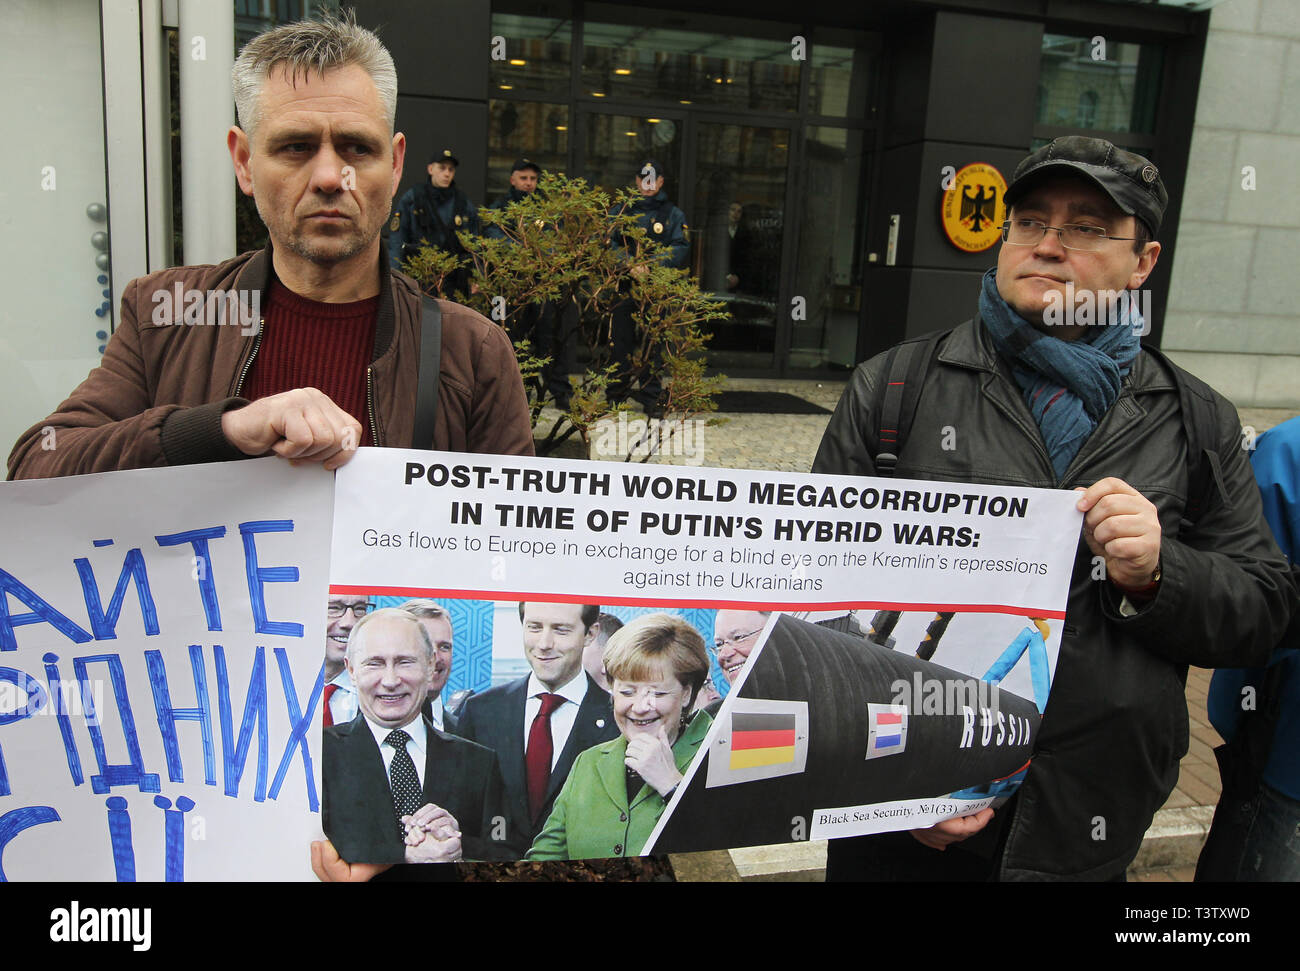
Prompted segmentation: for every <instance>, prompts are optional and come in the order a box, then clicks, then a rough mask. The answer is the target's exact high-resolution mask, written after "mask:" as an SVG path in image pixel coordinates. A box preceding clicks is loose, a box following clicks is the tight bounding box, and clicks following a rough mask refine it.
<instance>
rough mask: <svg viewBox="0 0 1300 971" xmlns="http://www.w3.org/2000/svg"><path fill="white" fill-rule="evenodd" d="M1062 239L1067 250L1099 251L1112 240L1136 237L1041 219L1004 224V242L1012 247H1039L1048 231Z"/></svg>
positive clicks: (1094, 227)
mask: <svg viewBox="0 0 1300 971" xmlns="http://www.w3.org/2000/svg"><path fill="white" fill-rule="evenodd" d="M1049 229H1050V230H1052V232H1054V233H1057V234H1058V235H1059V236H1060V237H1061V245H1062V246H1064V247H1065V248H1066V249H1077V250H1084V251H1088V250H1099V249H1101V247H1102V244H1103V243H1105V242H1106V241H1107V240H1110V239H1118V240H1127V241H1130V242H1131V241H1132V240H1135V239H1137V237H1136V236H1112V235H1110V233H1108V232H1106V230H1104V229H1102V228H1101V227H1100V226H1049V225H1047V224H1046V223H1045V222H1043V221H1041V220H1039V219H1008V220H1007V221H1006V222H1004V223H1003V224H1002V242H1004V243H1010V244H1011V245H1012V246H1037V245H1038V243H1039V242H1040V241H1041V240H1042V238H1043V237H1044V236H1046V235H1047V231H1048V230H1049Z"/></svg>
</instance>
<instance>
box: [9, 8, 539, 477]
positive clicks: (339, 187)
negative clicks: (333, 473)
mask: <svg viewBox="0 0 1300 971" xmlns="http://www.w3.org/2000/svg"><path fill="white" fill-rule="evenodd" d="M232 80H233V82H234V94H235V103H236V108H237V110H238V114H239V125H238V126H235V127H232V128H230V129H229V131H228V132H227V133H226V143H227V147H228V148H229V150H230V157H231V160H232V161H233V163H234V168H235V176H236V178H237V179H238V181H239V187H240V189H241V190H242V191H243V192H244V193H245V194H246V195H250V196H252V197H253V199H254V200H255V201H256V203H257V210H258V213H259V214H260V215H261V217H262V221H263V222H264V223H265V224H266V228H267V230H268V232H269V234H270V243H269V244H268V245H267V247H266V248H265V249H263V250H261V251H258V252H252V253H245V254H243V255H241V256H237V257H235V258H234V259H232V260H227V261H226V262H224V263H221V264H218V265H217V266H195V267H174V268H172V269H168V270H162V271H160V272H158V273H153V274H150V275H149V276H146V277H141V278H139V279H136V280H133V281H131V283H129V284H128V285H127V288H126V291H125V293H124V295H123V298H122V309H121V316H120V320H119V322H118V327H117V330H116V331H115V332H114V334H113V337H112V339H111V340H110V341H109V343H108V347H107V349H106V350H105V353H104V358H103V361H102V362H101V363H100V366H99V367H97V368H96V369H95V370H94V371H92V372H91V373H90V375H89V377H87V378H86V380H85V381H84V382H82V384H81V385H80V386H79V387H78V388H77V389H76V390H74V391H73V392H72V395H71V396H70V397H69V398H68V400H67V401H65V402H64V403H63V404H62V405H61V406H60V407H59V410H58V411H57V412H55V413H54V414H53V415H51V416H50V417H48V418H46V419H43V420H42V421H40V422H37V423H36V425H35V426H34V427H33V428H32V429H30V430H29V431H28V432H27V433H26V434H24V435H23V436H22V438H20V439H19V441H18V444H17V445H16V446H15V447H14V450H13V453H12V454H11V455H10V457H9V474H10V476H11V477H12V478H40V477H46V476H57V475H73V474H78V473H83V472H104V471H111V470H114V469H127V468H141V467H151V466H160V465H188V464H192V463H196V462H214V461H225V460H231V459H238V458H242V457H244V456H246V455H269V454H274V455H279V456H281V457H283V458H288V459H296V460H299V461H310V462H321V463H323V464H324V466H325V467H326V468H328V469H333V468H337V467H338V466H340V465H342V464H343V463H344V462H346V461H347V460H348V458H349V457H350V456H351V454H352V449H354V448H356V446H358V445H392V446H401V447H407V446H410V445H412V444H413V442H412V435H413V433H414V429H415V427H416V420H415V419H416V415H415V410H416V388H417V384H418V380H417V379H418V373H419V350H420V335H421V328H420V320H421V301H422V297H421V293H420V290H419V288H418V287H417V286H416V284H415V282H414V281H412V280H411V279H409V278H408V277H406V276H403V275H402V274H400V273H396V272H391V271H390V270H389V266H388V259H387V257H386V255H385V254H384V253H383V252H382V246H381V243H382V241H381V239H380V230H381V229H382V227H383V225H384V221H385V219H386V218H387V215H388V211H389V206H390V204H391V202H392V198H393V193H394V192H395V191H396V189H397V185H398V182H399V180H400V179H401V175H402V163H403V160H404V157H405V154H406V138H405V136H404V135H402V134H401V133H400V132H398V133H394V131H393V120H394V114H395V111H396V101H397V73H396V71H395V69H394V67H393V60H392V57H391V56H390V55H389V53H388V51H387V50H385V49H384V46H383V45H382V44H381V43H380V42H379V40H378V38H377V37H375V35H374V34H372V33H371V32H370V31H368V30H364V29H363V28H361V27H358V26H357V25H356V24H355V23H353V22H352V20H351V19H350V18H348V19H344V20H339V19H334V18H327V19H325V20H323V21H319V22H317V21H303V22H300V23H295V24H286V25H284V26H282V27H277V28H276V29H274V30H271V31H268V32H267V33H264V34H261V35H259V36H258V37H255V38H254V39H253V40H252V41H250V42H249V43H248V45H247V46H245V47H244V49H243V51H241V53H240V55H239V58H238V59H237V60H236V62H235V66H234V70H233V72H232ZM216 139H217V131H215V130H214V131H213V142H214V147H215V142H216ZM194 291H198V292H200V293H201V294H203V295H204V300H205V301H207V302H209V303H213V302H215V305H216V307H217V308H218V311H219V312H218V313H214V314H213V315H211V316H212V317H213V318H214V319H216V320H220V321H223V322H224V323H226V324H239V325H240V326H211V327H209V326H202V327H196V326H185V324H186V323H187V322H188V323H194V320H192V319H189V315H186V314H183V313H182V310H183V308H184V306H186V305H188V304H189V303H190V300H189V298H186V299H184V300H174V299H173V297H174V295H175V294H177V293H180V294H189V293H192V292H194ZM440 308H441V311H442V347H441V358H440V369H441V380H440V381H439V384H438V402H437V411H436V419H435V425H434V434H433V440H432V441H431V442H430V441H422V442H416V443H414V444H415V445H418V446H420V447H425V448H436V449H446V450H452V451H462V452H484V453H496V454H507V455H531V454H532V452H533V441H532V430H531V426H530V423H529V417H528V402H527V399H526V398H525V396H524V390H523V382H522V381H521V379H520V377H519V368H518V365H517V364H516V363H515V357H514V349H513V348H512V347H511V345H510V341H509V340H508V339H507V338H506V336H505V333H504V332H503V331H502V330H501V328H499V327H497V326H495V325H494V324H492V323H491V322H490V321H488V320H486V319H485V318H484V317H482V316H481V315H479V314H477V313H475V312H473V311H472V310H469V309H468V308H465V307H461V306H459V305H458V304H454V303H450V302H447V301H442V302H441V303H440ZM250 320H251V323H252V326H244V324H246V323H248V322H249V321H250ZM46 426H49V427H52V428H55V429H57V442H58V447H57V448H55V449H49V450H47V449H43V448H41V445H40V441H41V438H42V436H41V429H42V428H44V427H46Z"/></svg>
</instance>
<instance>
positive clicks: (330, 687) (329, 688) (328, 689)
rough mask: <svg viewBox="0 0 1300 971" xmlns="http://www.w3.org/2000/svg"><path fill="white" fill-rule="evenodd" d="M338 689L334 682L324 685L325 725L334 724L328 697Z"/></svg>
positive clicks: (332, 695)
mask: <svg viewBox="0 0 1300 971" xmlns="http://www.w3.org/2000/svg"><path fill="white" fill-rule="evenodd" d="M338 690H339V686H338V685H336V684H327V685H325V725H326V727H329V726H330V725H333V724H334V713H333V712H332V711H330V698H332V697H334V692H336V691H338Z"/></svg>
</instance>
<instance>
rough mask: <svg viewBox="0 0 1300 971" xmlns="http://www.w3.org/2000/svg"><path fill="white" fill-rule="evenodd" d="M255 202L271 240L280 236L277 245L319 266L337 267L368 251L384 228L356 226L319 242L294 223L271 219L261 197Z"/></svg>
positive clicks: (254, 199)
mask: <svg viewBox="0 0 1300 971" xmlns="http://www.w3.org/2000/svg"><path fill="white" fill-rule="evenodd" d="M253 202H254V203H255V204H256V206H257V214H258V216H260V217H261V219H262V224H263V225H264V226H266V229H267V232H269V233H270V234H271V237H272V239H273V240H275V239H276V237H277V236H278V237H279V240H277V245H282V246H283V247H284V248H285V249H287V250H289V251H290V252H291V253H293V254H295V255H297V256H300V257H302V258H303V259H304V260H307V261H308V262H309V263H314V264H316V265H317V266H334V265H336V264H338V263H342V262H344V261H345V260H349V259H351V258H352V257H354V256H356V255H357V254H358V253H361V252H363V251H365V250H366V249H367V248H368V247H369V246H370V245H371V244H372V243H373V242H374V241H375V239H376V238H377V237H378V236H379V231H380V230H381V229H382V228H383V226H382V224H379V225H376V226H375V228H374V229H373V230H371V231H369V232H367V231H366V230H364V229H355V230H352V231H351V232H349V233H348V234H347V235H346V236H335V237H326V238H325V239H324V240H321V241H320V242H316V241H313V240H312V239H311V238H309V237H308V236H306V235H305V234H304V233H302V232H301V231H299V230H297V229H295V228H294V226H293V224H292V223H290V224H289V225H285V226H281V225H279V220H278V219H276V218H271V219H268V218H267V213H266V211H265V210H264V209H263V208H262V203H261V200H259V199H258V198H257V197H256V196H254V197H253ZM281 241H282V242H281Z"/></svg>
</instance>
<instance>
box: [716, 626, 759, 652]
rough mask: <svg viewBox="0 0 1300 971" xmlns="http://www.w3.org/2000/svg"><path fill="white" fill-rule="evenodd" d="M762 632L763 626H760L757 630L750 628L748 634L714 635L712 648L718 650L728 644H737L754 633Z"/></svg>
mask: <svg viewBox="0 0 1300 971" xmlns="http://www.w3.org/2000/svg"><path fill="white" fill-rule="evenodd" d="M762 632H763V628H762V627H760V628H758V630H751V631H750V632H749V633H748V634H737V635H736V636H735V637H715V638H714V639H713V648H714V650H717V651H720V650H722V649H723V648H724V647H726V646H727V645H728V644H732V645H736V644H739V643H740V642H741V641H747V640H749V639H750V638H751V637H753V636H754V635H755V634H761V633H762Z"/></svg>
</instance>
